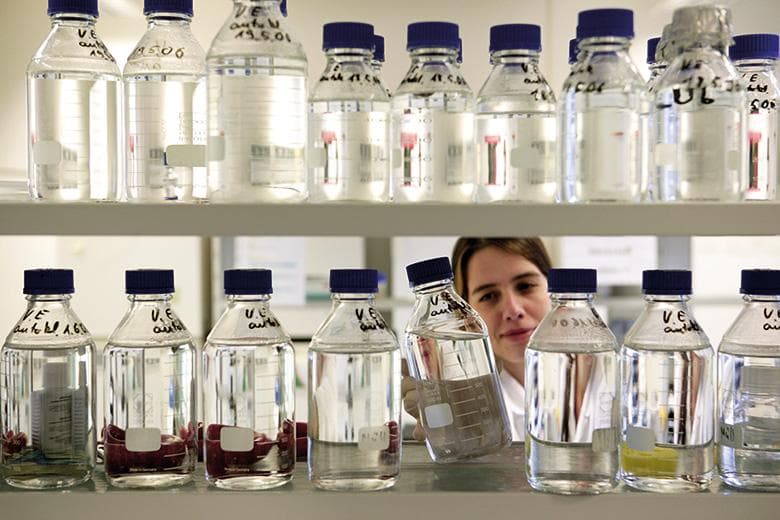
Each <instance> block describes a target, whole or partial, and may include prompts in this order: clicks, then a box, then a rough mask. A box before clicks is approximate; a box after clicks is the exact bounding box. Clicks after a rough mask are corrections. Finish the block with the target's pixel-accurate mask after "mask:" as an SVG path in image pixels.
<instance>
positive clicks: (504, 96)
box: [476, 24, 558, 202]
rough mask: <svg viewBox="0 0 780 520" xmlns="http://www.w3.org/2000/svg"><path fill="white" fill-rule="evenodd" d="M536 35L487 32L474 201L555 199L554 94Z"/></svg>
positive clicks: (521, 30)
mask: <svg viewBox="0 0 780 520" xmlns="http://www.w3.org/2000/svg"><path fill="white" fill-rule="evenodd" d="M541 32H542V31H541V28H540V27H539V26H538V25H527V24H508V25H496V26H493V27H491V28H490V62H491V63H492V64H493V70H492V71H491V73H490V76H488V79H487V81H485V84H484V85H483V86H482V90H480V92H479V95H478V96H477V106H476V121H477V143H476V150H477V194H476V199H477V201H478V202H502V201H529V202H554V201H555V193H556V188H557V184H558V183H557V182H556V175H555V153H556V148H555V139H556V127H555V94H553V91H552V89H551V88H550V85H548V84H547V80H545V79H544V76H543V75H542V73H541V71H540V70H539V53H540V52H541V50H542V42H541Z"/></svg>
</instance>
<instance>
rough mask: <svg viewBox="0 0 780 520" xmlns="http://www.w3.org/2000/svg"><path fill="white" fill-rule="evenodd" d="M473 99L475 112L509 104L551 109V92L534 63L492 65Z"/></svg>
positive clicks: (553, 105) (553, 98) (528, 109)
mask: <svg viewBox="0 0 780 520" xmlns="http://www.w3.org/2000/svg"><path fill="white" fill-rule="evenodd" d="M476 102H477V112H481V111H484V109H485V108H493V107H499V108H501V107H507V108H509V106H511V105H513V104H514V105H520V106H522V107H527V108H526V110H525V111H533V112H548V111H554V110H555V92H554V91H553V89H552V87H550V85H549V83H548V82H547V80H546V79H545V78H544V76H543V75H542V73H541V72H540V71H539V68H538V66H536V65H535V64H531V63H518V64H511V65H496V66H495V67H493V70H492V71H491V72H490V75H489V76H488V78H487V79H486V80H485V83H484V84H483V85H482V88H481V89H480V90H479V93H478V94H477V101H476ZM507 111H508V110H507Z"/></svg>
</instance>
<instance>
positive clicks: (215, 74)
mask: <svg viewBox="0 0 780 520" xmlns="http://www.w3.org/2000/svg"><path fill="white" fill-rule="evenodd" d="M233 4H234V5H233V12H232V14H231V15H230V17H228V19H227V20H226V21H225V24H224V25H223V26H222V29H220V31H219V33H217V36H216V37H215V38H214V41H213V42H212V44H211V48H210V49H209V52H208V56H207V63H208V74H209V78H208V99H209V115H208V132H209V134H208V135H209V137H208V176H209V181H208V182H209V197H210V199H211V200H212V201H215V202H222V201H228V202H229V201H255V202H256V201H262V202H295V201H300V200H303V199H305V198H306V138H307V133H306V102H307V99H306V95H307V94H306V81H307V79H306V78H307V74H308V73H307V71H306V68H307V62H306V55H305V54H304V51H303V46H302V45H301V44H300V42H298V40H296V39H295V38H294V37H293V36H292V35H291V34H290V31H289V29H288V27H287V21H286V19H285V18H284V17H283V15H282V13H281V11H280V0H233Z"/></svg>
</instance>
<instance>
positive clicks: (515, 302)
mask: <svg viewBox="0 0 780 520" xmlns="http://www.w3.org/2000/svg"><path fill="white" fill-rule="evenodd" d="M503 313H504V316H503V318H504V319H505V320H516V319H520V318H522V317H523V316H525V307H524V306H523V299H522V298H520V297H519V296H518V295H516V294H512V293H509V294H508V295H507V297H506V299H505V300H504V308H503Z"/></svg>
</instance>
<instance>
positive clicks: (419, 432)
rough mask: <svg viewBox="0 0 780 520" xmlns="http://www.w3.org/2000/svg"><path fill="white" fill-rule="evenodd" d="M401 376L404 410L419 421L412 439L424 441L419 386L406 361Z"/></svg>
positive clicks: (402, 365)
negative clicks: (419, 404) (418, 395)
mask: <svg viewBox="0 0 780 520" xmlns="http://www.w3.org/2000/svg"><path fill="white" fill-rule="evenodd" d="M401 374H402V375H403V378H402V379H401V394H402V395H403V399H404V409H405V410H406V411H407V412H408V413H409V415H411V416H413V417H414V418H415V419H417V424H416V425H415V426H414V432H413V433H412V437H414V440H416V441H424V440H425V430H423V428H422V425H421V424H420V408H419V406H418V399H417V384H416V383H415V380H414V379H413V378H412V377H411V376H410V375H409V366H408V365H407V363H406V360H403V361H402V362H401Z"/></svg>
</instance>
